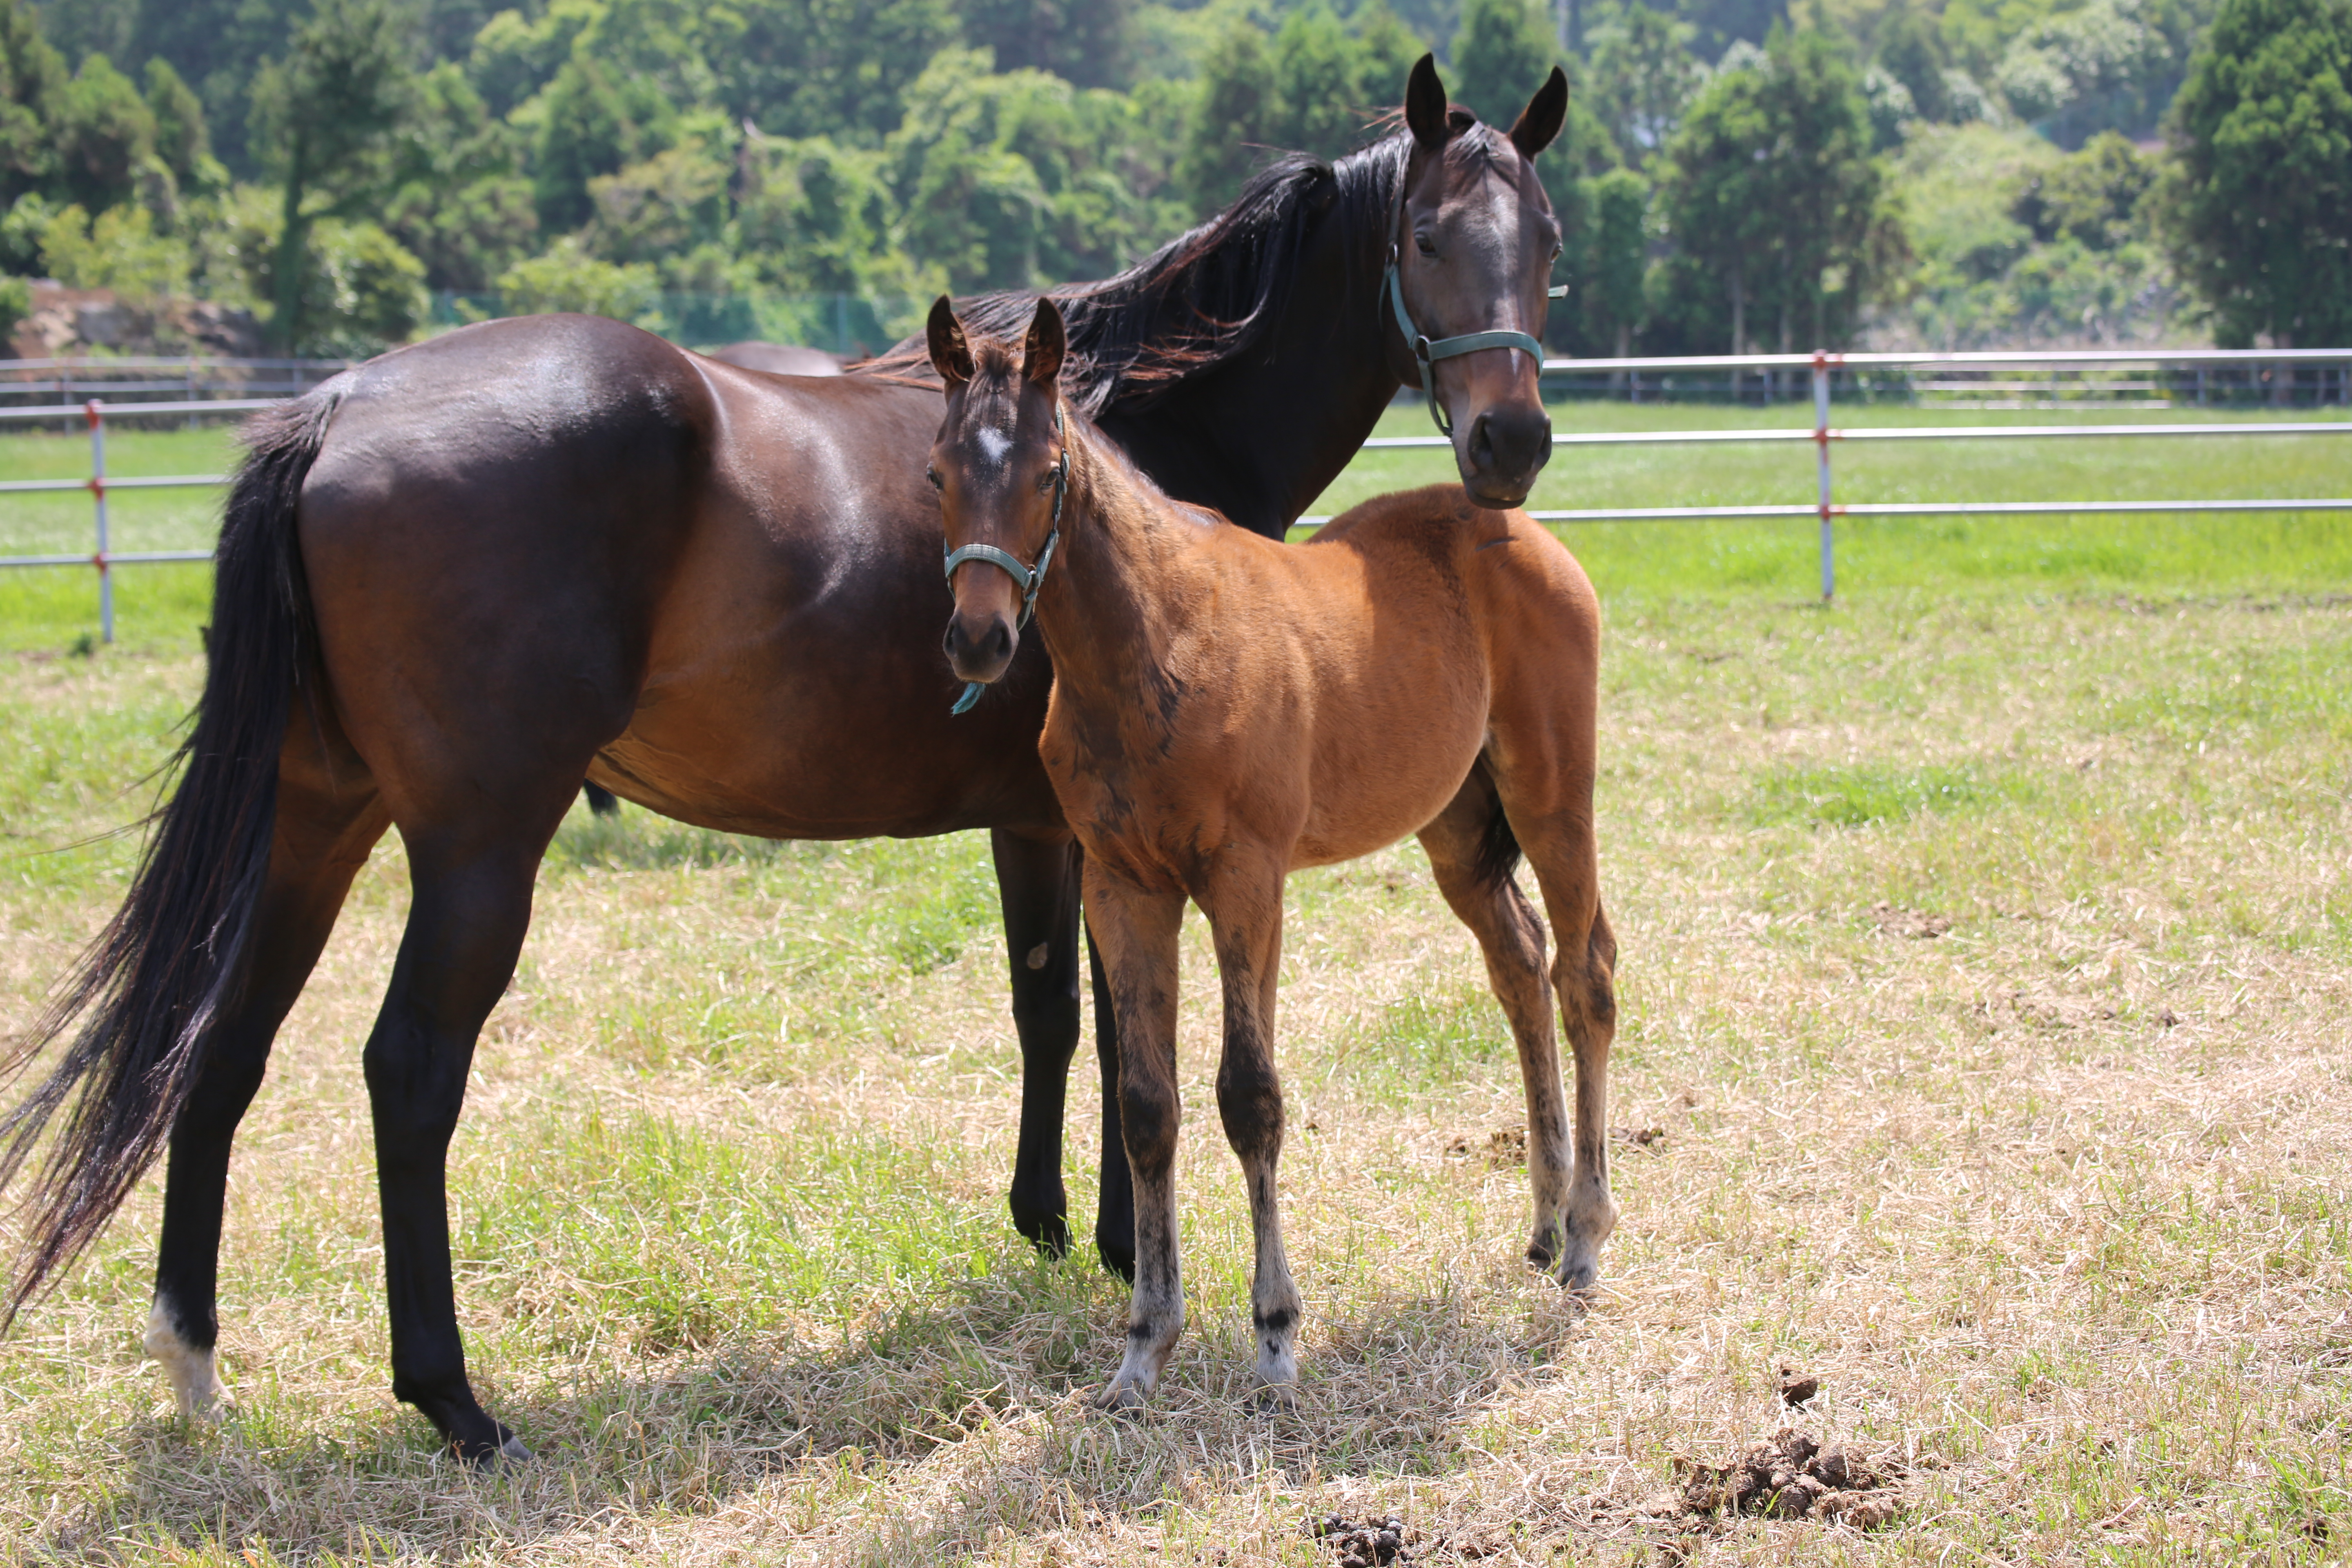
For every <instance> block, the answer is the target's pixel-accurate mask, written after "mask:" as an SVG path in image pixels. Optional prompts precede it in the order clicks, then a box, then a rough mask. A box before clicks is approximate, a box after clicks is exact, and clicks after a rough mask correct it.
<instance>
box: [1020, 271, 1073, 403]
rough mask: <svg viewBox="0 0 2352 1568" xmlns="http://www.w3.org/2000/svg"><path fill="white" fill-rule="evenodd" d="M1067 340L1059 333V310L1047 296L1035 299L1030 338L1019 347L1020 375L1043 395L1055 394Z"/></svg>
mask: <svg viewBox="0 0 2352 1568" xmlns="http://www.w3.org/2000/svg"><path fill="white" fill-rule="evenodd" d="M1068 346H1069V340H1068V339H1067V338H1066V336H1065V335H1064V334H1063V331H1062V308H1061V307H1060V306H1059V305H1056V304H1055V303H1054V297H1053V296H1052V295H1050V294H1040V295H1038V296H1037V313H1036V314H1035V315H1034V316H1032V317H1031V318H1030V319H1029V337H1028V340H1027V341H1026V342H1024V343H1023V344H1022V345H1021V374H1023V375H1025V376H1027V377H1028V378H1029V380H1030V382H1031V383H1032V384H1034V385H1036V386H1038V387H1040V388H1042V389H1043V390H1045V391H1047V392H1051V391H1053V390H1054V383H1055V380H1056V379H1058V378H1059V377H1060V375H1061V374H1062V356H1063V354H1064V353H1065V352H1066V350H1067V348H1068Z"/></svg>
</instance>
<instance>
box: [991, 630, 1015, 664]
mask: <svg viewBox="0 0 2352 1568" xmlns="http://www.w3.org/2000/svg"><path fill="white" fill-rule="evenodd" d="M988 657H989V658H992V659H998V658H1012V657H1013V628H1012V627H1011V626H1006V625H1005V624H1004V623H1003V621H999V622H997V623H996V625H995V626H992V627H991V628H989V638H988Z"/></svg>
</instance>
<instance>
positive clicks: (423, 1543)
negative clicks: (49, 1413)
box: [37, 1262, 1581, 1562]
mask: <svg viewBox="0 0 2352 1568" xmlns="http://www.w3.org/2000/svg"><path fill="white" fill-rule="evenodd" d="M1203 1316H1205V1314H1203ZM1580 1316H1581V1313H1580V1308H1579V1307H1578V1306H1577V1305H1576V1304H1575V1303H1574V1302H1573V1300H1571V1299H1570V1298H1567V1297H1564V1296H1554V1297H1552V1298H1551V1299H1549V1300H1539V1301H1538V1303H1537V1305H1536V1307H1535V1310H1534V1311H1533V1312H1532V1314H1530V1313H1528V1312H1526V1311H1524V1310H1517V1309H1515V1308H1513V1307H1512V1306H1510V1305H1509V1303H1508V1300H1507V1299H1497V1300H1488V1301H1486V1302H1484V1303H1483V1304H1482V1302H1481V1301H1480V1300H1478V1299H1476V1298H1475V1297H1473V1296H1471V1295H1469V1294H1467V1293H1465V1292H1464V1291H1461V1290H1459V1289H1445V1288H1441V1289H1439V1290H1437V1291H1434V1292H1423V1293H1415V1292H1410V1291H1408V1292H1400V1293H1396V1294H1393V1295H1391V1296H1390V1297H1388V1298H1386V1299H1385V1300H1381V1301H1379V1302H1377V1303H1375V1304H1373V1305H1371V1306H1370V1307H1367V1308H1365V1309H1363V1310H1359V1311H1356V1312H1353V1313H1351V1314H1349V1315H1347V1316H1344V1317H1342V1318H1339V1319H1337V1320H1335V1321H1331V1322H1329V1323H1328V1326H1327V1327H1326V1328H1325V1331H1323V1332H1322V1333H1320V1334H1315V1333H1313V1332H1312V1331H1311V1329H1310V1353H1309V1355H1308V1358H1307V1364H1306V1366H1305V1368H1304V1371H1305V1381H1304V1383H1303V1385H1302V1388H1301V1395H1302V1397H1301V1400H1300V1405H1299V1408H1298V1410H1297V1412H1295V1413H1291V1414H1285V1415H1273V1414H1262V1413H1259V1412H1257V1411H1255V1409H1254V1408H1253V1402H1252V1401H1251V1399H1250V1397H1249V1396H1250V1394H1252V1392H1254V1379H1253V1378H1252V1376H1251V1374H1250V1373H1249V1372H1248V1369H1247V1365H1246V1362H1245V1360H1244V1357H1245V1354H1246V1336H1245V1335H1244V1334H1242V1333H1241V1332H1240V1331H1239V1329H1240V1327H1241V1325H1239V1324H1238V1323H1235V1324H1224V1323H1215V1322H1213V1323H1207V1324H1205V1325H1203V1326H1202V1328H1199V1329H1196V1330H1195V1331H1193V1332H1192V1333H1190V1334H1189V1335H1188V1337H1187V1339H1186V1341H1185V1342H1184V1344H1183V1345H1182V1346H1181V1347H1180V1350H1179V1352H1178V1357H1177V1360H1176V1362H1175V1363H1173V1364H1172V1365H1171V1368H1170V1372H1169V1376H1168V1379H1167V1381H1166V1382H1165V1383H1164V1384H1163V1385H1162V1388H1161V1391H1160V1395H1159V1397H1158V1398H1157V1400H1156V1401H1155V1403H1154V1405H1153V1407H1152V1408H1151V1409H1150V1411H1149V1412H1147V1413H1146V1414H1144V1415H1142V1416H1140V1417H1128V1416H1112V1415H1104V1414H1101V1413H1098V1412H1096V1411H1094V1410H1093V1409H1092V1408H1091V1406H1090V1405H1089V1403H1088V1396H1089V1395H1090V1394H1091V1393H1092V1392H1093V1390H1094V1389H1095V1388H1097V1387H1098V1386H1099V1385H1100V1383H1101V1381H1102V1379H1103V1377H1104V1375H1105V1373H1107V1371H1108V1368H1109V1367H1110V1366H1111V1365H1112V1364H1114V1363H1115V1361H1116V1359H1117V1352H1118V1344H1119V1342H1120V1340H1121V1337H1122V1335H1121V1331H1122V1328H1123V1324H1124V1319H1125V1289H1124V1287H1121V1286H1119V1285H1118V1284H1117V1283H1116V1282H1115V1281H1112V1280H1110V1279H1107V1278H1105V1277H1103V1276H1101V1275H1099V1274H1098V1273H1097V1272H1096V1271H1095V1270H1093V1269H1092V1268H1090V1267H1085V1266H1080V1265H1077V1264H1076V1263H1069V1264H1058V1265H1057V1264H1049V1263H1043V1262H1040V1263H1037V1264H1036V1265H1034V1267H1031V1268H1025V1269H1017V1270H1008V1271H1007V1272H1006V1273H1004V1274H1003V1275H998V1276H993V1277H991V1278H989V1279H975V1280H971V1281H965V1282H961V1283H958V1284H953V1285H941V1286H938V1287H935V1288H933V1289H930V1290H929V1291H927V1292H926V1293H925V1294H924V1296H923V1298H922V1299H920V1300H916V1301H912V1302H909V1303H908V1304H907V1305H906V1306H905V1307H904V1308H902V1309H900V1310H896V1311H893V1312H889V1313H887V1314H884V1315H883V1316H881V1317H880V1318H878V1319H877V1320H876V1321H872V1322H870V1323H868V1324H867V1325H866V1326H864V1327H863V1328H862V1329H860V1330H859V1331H856V1333H855V1334H854V1335H853V1336H850V1337H849V1338H848V1340H847V1342H845V1343H842V1344H840V1345H837V1346H836V1347H835V1348H831V1349H820V1350H814V1351H786V1352H782V1353H774V1352H771V1351H770V1350H769V1349H768V1348H766V1347H764V1346H763V1345H761V1343H760V1342H757V1341H745V1342H739V1343H735V1344H732V1345H726V1346H720V1347H717V1348H714V1349H712V1350H710V1351H708V1352H700V1353H697V1354H692V1355H689V1356H687V1357H682V1358H677V1359H674V1360H672V1361H670V1362H668V1363H666V1364H664V1365H661V1366H656V1367H653V1368H648V1369H646V1370H644V1371H642V1372H638V1373H630V1374H625V1375H619V1376H607V1377H596V1378H590V1379H586V1380H583V1383H582V1384H579V1385H578V1386H576V1387H575V1388H574V1389H572V1390H570V1391H564V1392H557V1391H553V1390H548V1391H544V1392H540V1393H536V1394H533V1393H527V1392H523V1391H520V1390H511V1391H503V1392H502V1391H500V1390H498V1389H496V1388H494V1387H485V1388H484V1390H483V1392H484V1394H485V1396H486V1403H488V1405H490V1407H491V1408H492V1409H494V1410H495V1411H497V1412H498V1413H499V1415H501V1416H502V1417H503V1418H505V1419H506V1420H508V1421H509V1422H511V1423H512V1424H513V1425H514V1426H516V1427H517V1428H518V1430H520V1432H522V1433H523V1434H524V1436H525V1437H526V1439H527V1440H528V1441H530V1443H532V1444H533V1445H534V1447H536V1448H537V1450H538V1456H539V1457H538V1458H536V1459H535V1460H534V1461H532V1462H531V1463H530V1464H527V1465H520V1466H511V1467H507V1468H503V1469H501V1470H499V1471H496V1472H491V1473H487V1474H479V1473H475V1472H472V1471H469V1470H467V1469H466V1468H464V1467H462V1466H460V1465H458V1464H457V1463H456V1462H455V1461H454V1460H453V1459H451V1458H448V1457H447V1456H446V1455H445V1454H443V1453H440V1452H438V1451H437V1450H436V1448H435V1447H433V1445H432V1440H431V1436H430V1434H429V1433H428V1432H427V1430H426V1428H425V1426H424V1423H423V1422H422V1421H421V1420H419V1419H417V1418H416V1417H415V1415H412V1414H410V1413H407V1412H405V1411H400V1412H396V1413H395V1412H392V1411H385V1412H384V1413H383V1415H381V1416H380V1417H377V1418H374V1419H367V1418H364V1417H362V1418H361V1419H360V1420H358V1421H356V1422H353V1423H351V1424H349V1425H346V1426H344V1430H345V1431H346V1432H347V1433H348V1434H349V1436H345V1437H336V1436H324V1435H321V1434H320V1432H319V1431H318V1430H317V1429H316V1426H315V1424H314V1423H313V1422H311V1421H310V1420H309V1419H306V1418H305V1417H307V1415H308V1413H307V1412H304V1413H298V1412H296V1411H294V1410H292V1409H290V1408H287V1407H285V1406H283V1405H279V1404H278V1403H277V1402H275V1401H273V1399H272V1398H271V1397H270V1394H269V1390H268V1381H267V1378H266V1376H262V1377H256V1378H252V1379H250V1380H249V1381H251V1382H252V1383H253V1384H255V1394H254V1397H253V1400H252V1403H251V1404H250V1405H247V1407H246V1408H245V1409H244V1410H242V1411H241V1412H240V1413H238V1414H236V1415H233V1416H232V1417H230V1418H229V1419H228V1421H226V1423H225V1424H224V1425H223V1426H221V1427H219V1428H217V1429H210V1430H205V1431H202V1432H199V1433H197V1434H195V1435H194V1436H191V1435H190V1434H188V1433H186V1432H185V1431H184V1430H183V1429H182V1428H180V1427H179V1426H178V1425H177V1424H176V1423H173V1422H169V1421H155V1420H142V1421H139V1422H135V1423H132V1424H131V1425H130V1426H127V1427H125V1428H121V1429H119V1430H118V1431H117V1432H116V1433H115V1434H114V1435H113V1436H112V1438H111V1440H110V1442H109V1443H108V1444H107V1445H106V1446H107V1447H108V1448H110V1450H111V1452H112V1454H113V1456H114V1458H116V1460H117V1462H118V1463H119V1464H120V1466H121V1473H119V1474H118V1475H117V1476H116V1477H115V1478H114V1479H112V1480H111V1481H110V1482H107V1483H101V1487H102V1492H103V1495H100V1496H98V1497H94V1498H91V1499H90V1500H89V1501H88V1502H86V1503H85V1504H84V1505H83V1506H81V1507H79V1508H77V1509H75V1510H71V1512H70V1513H69V1514H68V1515H67V1516H66V1517H65V1518H64V1520H63V1521H61V1522H60V1523H59V1524H57V1525H54V1526H52V1527H51V1528H50V1529H49V1530H48V1531H45V1538H44V1540H43V1542H41V1547H40V1548H37V1550H45V1551H46V1552H47V1554H49V1555H51V1556H53V1557H56V1558H58V1559H63V1560H79V1561H107V1560H111V1559H113V1558H115V1557H117V1556H118V1555H121V1554H122V1553H123V1552H125V1549H130V1550H131V1552H133V1553H134V1554H144V1553H148V1552H154V1551H157V1550H163V1551H167V1552H168V1551H176V1552H184V1553H187V1554H190V1555H191V1556H193V1557H194V1558H195V1559H196V1560H197V1561H225V1562H239V1561H244V1562H273V1561H278V1560H280V1559H295V1558H310V1557H315V1556H317V1555H320V1554H321V1553H335V1554H343V1555H348V1556H350V1557H352V1558H356V1559H360V1560H380V1559H383V1558H389V1557H398V1558H400V1559H402V1560H404V1561H417V1560H422V1561H434V1562H455V1561H460V1560H466V1561H470V1560H475V1559H478V1558H479V1557H480V1556H481V1555H482V1554H483V1553H484V1552H490V1551H498V1550H511V1549H512V1548H515V1547H518V1546H520V1547H523V1548H526V1549H528V1548H530V1547H531V1546H532V1545H534V1544H536V1543H541V1542H551V1541H552V1540H555V1539H557V1538H566V1537H568V1538H572V1539H573V1540H575V1541H576V1540H577V1539H578V1538H579V1536H580V1535H581V1534H582V1533H583V1532H589V1533H593V1532H596V1531H598V1530H599V1528H600V1524H601V1525H603V1526H609V1525H610V1524H611V1523H612V1522H613V1521H615V1520H627V1519H637V1520H643V1519H644V1518H646V1516H647V1515H649V1514H654V1513H667V1514H670V1515H672V1516H677V1515H681V1514H682V1515H687V1516H691V1517H700V1518H704V1519H711V1518H713V1517H714V1516H718V1515H720V1514H730V1513H731V1514H734V1515H736V1516H738V1517H739V1518H741V1519H742V1520H744V1521H746V1522H745V1523H743V1524H742V1525H741V1527H740V1528H741V1530H742V1531H744V1534H743V1537H742V1539H743V1542H744V1544H745V1545H746V1546H754V1543H755V1542H766V1543H767V1544H769V1545H772V1546H777V1547H781V1546H782V1542H783V1538H785V1537H791V1538H793V1540H795V1541H797V1542H801V1543H802V1544H803V1545H805V1544H806V1543H807V1539H808V1537H809V1535H811V1534H815V1535H818V1536H821V1537H824V1538H827V1539H826V1544H825V1550H824V1555H825V1556H826V1557H827V1558H828V1559H842V1558H847V1559H850V1560H856V1559H861V1558H862V1559H870V1560H877V1561H908V1562H916V1561H929V1562H936V1561H942V1560H947V1559H951V1558H956V1557H960V1556H964V1555H969V1554H971V1553H972V1552H979V1551H981V1550H982V1549H991V1550H993V1549H996V1548H1000V1547H1001V1546H1002V1545H1003V1542H1004V1541H1005V1539H1006V1538H1007V1536H1008V1535H1013V1536H1022V1535H1029V1534H1036V1533H1044V1532H1047V1531H1057V1530H1061V1529H1066V1528H1070V1527H1072V1526H1080V1527H1092V1528H1106V1529H1111V1530H1114V1531H1118V1530H1124V1529H1129V1528H1133V1527H1137V1526H1144V1527H1149V1526H1150V1525H1151V1524H1152V1523H1153V1522H1155V1521H1157V1519H1158V1518H1159V1516H1160V1513H1161V1512H1162V1511H1163V1510H1165V1508H1166V1507H1167V1506H1168V1505H1169V1504H1171V1502H1174V1501H1177V1500H1198V1499H1199V1497H1200V1495H1201V1494H1202V1492H1203V1491H1204V1490H1211V1491H1213V1490H1216V1489H1245V1488H1248V1487H1251V1486H1254V1485H1257V1484H1261V1483H1262V1481H1263V1479H1264V1478H1265V1477H1266V1476H1267V1475H1268V1474H1269V1473H1270V1472H1276V1471H1279V1472H1283V1473H1285V1474H1286V1475H1287V1476H1288V1477H1289V1478H1290V1479H1291V1480H1292V1481H1293V1482H1297V1481H1303V1480H1305V1479H1307V1478H1309V1477H1324V1478H1328V1477H1333V1476H1376V1475H1387V1474H1431V1473H1437V1472H1441V1471H1443V1470H1444V1469H1446V1468H1450V1467H1451V1466H1452V1465H1454V1463H1455V1462H1457V1460H1458V1459H1459V1458H1460V1457H1461V1456H1462V1455H1464V1454H1465V1451H1467V1447H1466V1446H1467V1444H1468V1442H1469V1440H1470V1439H1471V1437H1472V1435H1473V1429H1475V1427H1476V1426H1478V1424H1479V1422H1480V1421H1481V1419H1482V1417H1483V1416H1484V1415H1485V1414H1486V1412H1487V1410H1488V1409H1489V1408H1490V1407H1491V1406H1492V1405H1493V1404H1494V1402H1495V1401H1496V1399H1497V1397H1498V1396H1500V1395H1501V1394H1503V1393H1504V1392H1505V1391H1506V1390H1507V1388H1509V1387H1511V1386H1512V1385H1514V1384H1518V1383H1523V1382H1525V1381H1528V1380H1529V1379H1531V1378H1539V1377H1540V1376H1541V1363H1542V1360H1543V1346H1544V1345H1545V1344H1546V1343H1547V1342H1554V1341H1556V1340H1557V1339H1558V1338H1559V1336H1560V1335H1562V1334H1564V1333H1573V1332H1575V1331H1576V1329H1575V1324H1576V1322H1577V1321H1579V1320H1580ZM1507 1319H1516V1320H1517V1322H1516V1324H1514V1323H1511V1322H1507V1321H1505V1320H1507ZM1196 1321H1198V1320H1197V1319H1196ZM134 1543H135V1544H134ZM755 1549H756V1548H755Z"/></svg>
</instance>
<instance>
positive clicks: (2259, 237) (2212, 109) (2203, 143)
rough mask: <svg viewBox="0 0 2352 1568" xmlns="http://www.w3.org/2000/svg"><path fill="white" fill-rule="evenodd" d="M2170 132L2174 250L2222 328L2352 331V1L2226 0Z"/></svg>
mask: <svg viewBox="0 0 2352 1568" xmlns="http://www.w3.org/2000/svg"><path fill="white" fill-rule="evenodd" d="M2170 129H2171V132H2172V138H2173V142H2174V145H2175V147H2176V148H2177V150H2178V151H2177V156H2176V158H2175V161H2174V163H2173V165H2172V170H2171V174H2170V176H2169V177H2168V180H2167V183H2166V187H2165V191H2164V201H2165V206H2166V211H2167V214H2168V227H2169V228H2170V231H2171V235H2172V243H2173V248H2174V254H2175V256H2176V258H2178V260H2179V266H2180V268H2181V271H2182V273H2183V274H2184V275H2185V276H2186V277H2187V278H2188V279H2189V281H2190V282H2191V283H2192V284H2193V286H2194V287H2195V288H2196V289H2197V291H2198V292H2199V294H2200V295H2201V296H2202V297H2203V299H2204V300H2205V301H2206V304H2207V306H2208V307H2209V309H2210V310H2211V312H2212V316H2213V323H2214V328H2215V335H2216V337H2217V338H2218V339H2219V340H2220V341H2221V342H2223V343H2225V344H2244V343H2250V342H2252V340H2253V338H2254V337H2255V335H2256V334H2257V333H2267V334H2269V336H2270V338H2271V341H2272V342H2274V343H2277V344H2279V345H2281V346H2291V345H2294V344H2298V343H2300V344H2308V345H2319V344H2322V343H2328V344H2333V343H2337V342H2345V341H2347V339H2352V0H2223V4H2222V6H2221V14H2220V16H2217V17H2216V18H2215V20H2214V23H2213V30H2212V33H2211V36H2210V37H2209V39H2208V40H2207V43H2206V46H2205V47H2204V48H2203V49H2202V50H2201V51H2200V53H2199V54H2198V56H2197V58H2196V62H2195V64H2194V65H2193V66H2192V67H2191V68H2190V70H2189V79H2188V82H2187V84H2186V85H2185V86H2183V87H2182V89H2181V90H2180V96H2179V100H2177V101H2176V102H2175V103H2174V104H2173V107H2172V114H2171V121H2170Z"/></svg>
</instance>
